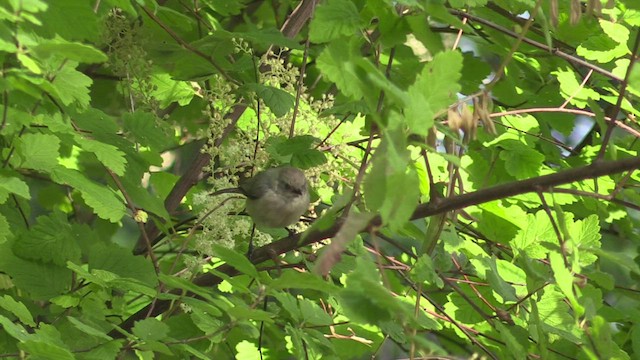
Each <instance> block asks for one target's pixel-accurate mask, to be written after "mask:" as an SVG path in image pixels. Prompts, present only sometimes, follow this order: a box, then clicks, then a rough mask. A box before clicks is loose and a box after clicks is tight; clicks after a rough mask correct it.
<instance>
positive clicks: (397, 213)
mask: <svg viewBox="0 0 640 360" xmlns="http://www.w3.org/2000/svg"><path fill="white" fill-rule="evenodd" d="M392 118H393V117H390V119H392ZM389 122H390V124H389V126H388V129H387V130H386V131H385V135H386V136H384V137H383V140H382V143H381V144H380V146H379V147H378V148H377V150H376V152H375V154H374V156H373V166H372V169H371V172H370V173H369V174H368V175H367V177H366V178H365V182H364V195H365V200H366V203H367V207H368V208H369V209H370V210H372V211H380V215H381V216H382V219H383V222H384V223H385V224H389V225H390V226H391V227H392V229H395V230H398V229H400V228H402V227H403V226H404V225H405V223H406V222H407V221H408V220H409V218H410V217H411V214H412V213H413V211H414V210H415V207H416V206H417V204H418V200H419V198H420V181H419V179H418V174H417V172H416V170H415V168H414V167H412V166H408V161H409V151H408V150H407V149H406V147H407V144H406V139H405V135H404V131H403V130H402V128H401V127H400V124H399V123H397V122H393V120H389ZM398 189H402V191H397V190H398Z"/></svg>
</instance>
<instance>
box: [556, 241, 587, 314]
mask: <svg viewBox="0 0 640 360" xmlns="http://www.w3.org/2000/svg"><path fill="white" fill-rule="evenodd" d="M549 263H550V264H551V270H552V271H553V277H554V279H555V280H556V284H557V285H558V288H559V289H560V290H561V291H562V293H563V294H564V295H565V296H566V297H567V299H569V301H570V302H571V305H572V306H573V308H574V309H573V310H574V311H575V312H576V313H577V314H578V315H582V313H583V312H584V309H583V308H582V307H581V306H580V305H579V304H578V301H577V299H576V297H575V295H574V293H573V274H572V273H571V271H569V269H567V267H566V265H565V262H564V259H563V257H562V255H561V254H560V253H558V252H551V253H549Z"/></svg>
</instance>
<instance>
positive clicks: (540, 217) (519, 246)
mask: <svg viewBox="0 0 640 360" xmlns="http://www.w3.org/2000/svg"><path fill="white" fill-rule="evenodd" d="M554 240H556V241H555V243H557V236H556V234H555V232H554V231H553V227H552V225H551V222H550V221H549V217H548V216H547V214H546V213H545V212H544V211H542V210H541V211H538V212H537V213H536V214H535V215H533V214H527V225H526V226H525V227H523V228H522V230H520V231H518V234H517V235H516V236H515V238H514V239H513V241H512V242H511V246H512V247H513V250H514V255H519V256H523V255H526V256H528V257H530V258H532V259H544V258H545V257H546V256H547V253H548V252H549V249H548V248H547V247H546V246H545V243H547V244H552V243H554Z"/></svg>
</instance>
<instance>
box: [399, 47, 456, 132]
mask: <svg viewBox="0 0 640 360" xmlns="http://www.w3.org/2000/svg"><path fill="white" fill-rule="evenodd" d="M461 70H462V55H461V54H460V52H458V51H447V52H441V53H438V54H437V55H436V56H435V57H434V58H433V60H432V61H431V62H429V63H428V64H427V65H426V66H425V67H424V69H423V70H422V71H421V72H420V74H419V75H418V76H417V78H416V81H415V82H414V83H413V85H411V86H410V87H409V89H408V95H409V99H408V105H407V107H406V109H405V119H406V121H407V125H408V126H409V129H410V130H411V131H412V132H413V133H415V134H418V135H424V136H426V135H427V134H428V132H429V130H430V129H431V127H432V126H433V119H434V116H435V115H436V113H438V112H439V111H442V110H444V109H446V108H447V106H449V105H451V104H453V103H454V102H455V101H456V100H457V96H456V93H457V92H459V91H460V84H459V83H458V81H459V80H460V71H461Z"/></svg>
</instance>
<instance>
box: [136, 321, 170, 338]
mask: <svg viewBox="0 0 640 360" xmlns="http://www.w3.org/2000/svg"><path fill="white" fill-rule="evenodd" d="M132 330H133V334H134V335H135V336H137V337H139V338H141V339H142V340H145V341H157V340H163V339H165V338H166V337H167V334H169V326H168V325H167V324H165V323H162V322H160V320H158V319H154V318H148V319H144V320H140V321H136V323H135V325H133V329H132Z"/></svg>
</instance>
